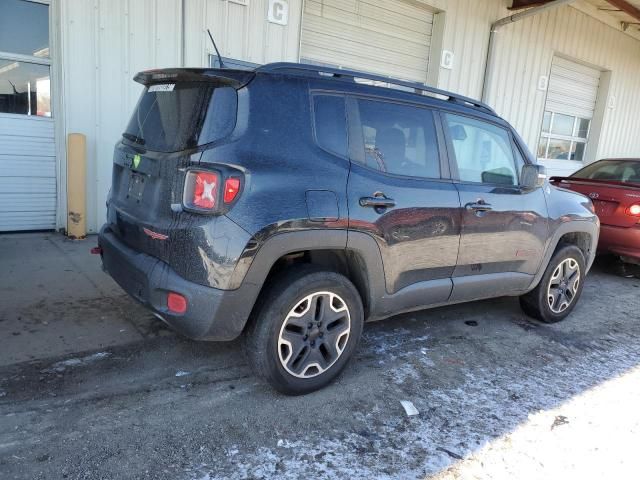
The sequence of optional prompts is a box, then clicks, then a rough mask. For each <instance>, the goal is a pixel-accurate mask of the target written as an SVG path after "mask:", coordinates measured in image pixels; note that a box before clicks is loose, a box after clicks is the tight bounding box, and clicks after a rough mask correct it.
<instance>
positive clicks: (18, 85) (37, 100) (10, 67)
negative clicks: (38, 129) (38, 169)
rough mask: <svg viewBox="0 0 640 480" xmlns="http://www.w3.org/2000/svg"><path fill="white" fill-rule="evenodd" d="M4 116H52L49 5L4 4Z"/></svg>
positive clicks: (0, 86)
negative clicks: (7, 114) (11, 114)
mask: <svg viewBox="0 0 640 480" xmlns="http://www.w3.org/2000/svg"><path fill="white" fill-rule="evenodd" d="M25 19H28V21H26V22H25ZM0 113H13V114H21V115H37V116H41V117H50V116H51V59H50V55H49V6H48V5H45V4H43V3H36V2H29V1H26V0H2V2H1V3H0Z"/></svg>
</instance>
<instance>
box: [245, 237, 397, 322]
mask: <svg viewBox="0 0 640 480" xmlns="http://www.w3.org/2000/svg"><path fill="white" fill-rule="evenodd" d="M307 250H308V251H313V250H343V251H344V252H345V254H346V255H353V256H354V257H355V258H354V260H355V264H356V265H357V266H358V269H357V270H358V271H356V272H350V273H352V274H353V275H351V276H352V279H355V282H354V283H356V287H357V288H358V290H359V291H360V293H361V295H362V296H365V297H366V298H363V299H362V300H363V303H365V305H367V306H368V307H367V308H366V310H367V311H375V310H376V301H377V299H380V298H382V297H383V296H384V293H385V276H384V267H383V264H382V256H381V254H380V249H379V247H378V244H377V243H376V241H375V239H374V238H373V237H372V236H370V235H367V234H366V233H361V232H352V231H347V230H339V229H336V230H327V229H323V230H319V229H318V230H303V231H296V232H283V233H278V234H276V235H273V236H272V237H269V238H268V239H267V240H266V241H264V242H263V243H262V244H261V245H260V246H259V247H257V248H256V247H253V248H252V247H251V246H248V248H247V249H246V250H245V251H246V252H248V253H247V254H246V255H243V258H242V259H241V264H240V265H239V267H240V268H237V269H236V271H235V272H234V274H233V276H232V284H235V285H237V290H236V291H238V290H241V291H242V292H243V294H242V296H243V298H244V301H243V305H242V308H243V310H245V313H246V317H247V319H248V317H249V315H250V313H251V310H252V309H253V306H254V305H255V302H256V300H257V299H258V296H259V295H260V292H261V291H262V288H263V286H264V283H265V281H266V279H267V276H268V275H269V272H270V271H271V269H272V267H273V266H274V264H275V263H276V262H277V261H278V260H279V259H280V258H282V257H283V256H285V255H288V254H290V253H295V252H300V251H307ZM242 263H244V265H245V267H244V268H242ZM351 264H353V263H351ZM244 272H246V273H244ZM243 273H244V275H243Z"/></svg>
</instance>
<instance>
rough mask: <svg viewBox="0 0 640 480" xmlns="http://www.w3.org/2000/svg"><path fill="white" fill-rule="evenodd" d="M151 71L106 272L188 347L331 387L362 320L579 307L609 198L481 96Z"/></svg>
mask: <svg viewBox="0 0 640 480" xmlns="http://www.w3.org/2000/svg"><path fill="white" fill-rule="evenodd" d="M135 80H136V81H137V82H139V83H141V84H143V85H144V86H145V89H144V91H143V93H142V96H141V97H140V101H139V103H138V105H137V107H136V109H135V111H134V113H133V116H132V118H131V121H130V123H129V125H128V126H127V128H126V131H125V133H124V134H123V135H122V139H121V140H120V142H119V143H118V144H117V145H116V148H115V154H114V160H113V163H114V167H113V184H112V188H111V192H110V195H109V199H108V202H107V207H108V214H107V215H108V218H107V223H106V224H105V225H104V227H103V228H102V230H101V232H100V237H99V246H100V247H101V248H100V250H101V252H102V261H103V264H104V268H105V270H106V271H107V272H108V273H109V274H110V275H111V276H112V277H113V278H114V279H115V280H116V281H117V282H118V283H119V284H120V285H121V286H122V288H123V289H124V290H126V291H127V292H128V293H129V294H131V295H132V296H133V297H134V298H136V299H137V300H139V301H140V302H142V303H144V304H145V305H147V306H148V307H149V308H150V309H151V310H152V311H153V312H154V313H155V314H156V315H157V316H158V317H159V318H160V319H162V320H163V321H165V322H166V323H168V324H169V325H171V326H172V327H173V328H175V329H176V330H178V331H179V332H181V333H182V334H184V335H186V336H188V337H191V338H194V339H203V340H231V339H234V338H236V337H238V336H239V335H240V334H244V336H245V339H246V350H247V354H248V357H249V360H250V363H251V365H252V367H253V368H254V369H255V371H256V372H257V373H258V374H259V375H260V376H262V377H263V378H266V379H267V381H269V383H270V384H271V385H272V386H273V387H275V388H276V389H278V390H280V391H282V392H285V393H288V394H300V393H306V392H310V391H313V390H316V389H318V388H320V387H322V386H324V385H326V384H327V383H328V382H329V381H331V380H332V379H333V378H335V377H336V375H338V373H339V372H340V371H341V370H342V369H343V367H344V366H345V364H346V363H347V361H348V360H349V358H350V357H351V356H352V355H353V353H354V351H355V349H356V345H357V343H358V340H359V338H360V334H361V332H362V327H363V323H364V321H370V320H379V319H382V318H385V317H389V316H391V315H395V314H398V313H401V312H408V311H412V310H419V309H424V308H427V307H434V306H440V305H449V304H453V303H458V302H467V301H472V300H478V299H483V298H490V297H498V296H504V295H509V296H519V297H520V303H521V305H522V308H523V309H524V311H525V312H526V313H527V314H529V315H531V316H533V317H535V318H537V319H539V320H542V321H544V322H556V321H559V320H561V319H563V318H564V317H565V316H567V315H568V314H569V312H571V310H572V309H573V308H574V307H575V305H576V302H577V300H578V298H579V296H580V293H581V290H582V285H583V280H584V277H585V275H586V274H587V271H588V270H589V268H590V266H591V264H592V262H593V258H594V255H595V251H596V248H595V247H596V244H597V240H598V232H599V224H598V219H597V217H596V216H595V215H594V212H593V206H592V204H591V202H590V201H589V199H587V198H586V197H584V196H582V195H579V194H576V193H572V192H569V191H567V190H562V189H558V188H555V187H552V186H550V185H549V183H548V182H546V181H545V175H544V169H543V168H542V167H539V166H537V165H536V163H535V159H534V157H533V156H532V155H531V154H530V153H529V151H528V150H527V148H526V147H525V144H524V142H523V141H522V139H521V138H520V137H519V136H518V134H517V133H516V132H515V130H514V129H513V128H512V127H511V126H510V125H509V124H508V123H507V122H506V121H504V120H503V119H501V118H500V117H499V116H498V115H497V114H496V113H495V112H494V111H493V110H492V109H491V108H489V107H488V106H486V105H484V104H482V103H481V102H477V101H475V100H472V99H470V98H465V97H461V96H459V95H456V94H453V93H450V92H445V91H441V90H437V89H434V88H430V87H426V86H424V85H422V84H417V83H411V82H404V81H398V80H393V79H390V78H386V77H379V76H375V75H369V74H366V73H361V72H353V71H345V70H337V69H330V68H324V67H317V66H310V65H300V64H288V63H276V64H269V65H265V66H261V67H259V68H256V69H255V70H253V71H238V70H227V69H167V70H152V71H146V72H142V73H140V74H138V75H137V76H136V77H135Z"/></svg>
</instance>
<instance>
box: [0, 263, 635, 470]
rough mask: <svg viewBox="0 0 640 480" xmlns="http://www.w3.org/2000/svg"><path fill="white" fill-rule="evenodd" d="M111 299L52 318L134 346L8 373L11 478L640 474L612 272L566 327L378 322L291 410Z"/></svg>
mask: <svg viewBox="0 0 640 480" xmlns="http://www.w3.org/2000/svg"><path fill="white" fill-rule="evenodd" d="M623 273H625V274H628V272H623ZM2 294H3V295H6V292H3V293H2ZM108 295H109V297H108V301H107V300H104V301H102V303H100V304H99V305H98V306H96V304H95V302H96V301H97V300H96V299H95V298H85V299H83V298H80V299H74V298H72V296H69V297H66V299H65V300H63V302H64V301H68V302H70V303H69V304H70V305H71V306H73V307H74V308H71V309H69V310H68V311H67V310H65V309H64V308H63V307H64V304H62V305H56V306H55V308H54V306H52V305H47V304H46V302H45V303H44V304H43V305H41V308H40V310H43V311H49V310H51V309H53V310H54V311H55V312H57V313H56V314H55V315H53V316H54V317H56V318H57V316H62V317H65V319H66V320H65V321H69V322H71V321H72V320H73V321H75V322H81V323H82V322H84V323H82V324H83V325H84V324H86V322H92V321H93V322H99V321H100V319H101V318H102V320H101V321H102V322H104V321H105V320H104V317H106V318H110V316H114V317H117V318H118V321H121V322H122V321H124V322H125V325H128V327H126V328H130V329H131V330H132V331H135V332H136V333H135V335H133V336H131V337H130V341H128V342H123V343H122V344H117V345H115V346H109V345H107V346H105V347H100V348H99V347H96V348H93V349H90V350H88V351H82V352H74V353H64V354H60V355H54V356H50V355H49V356H44V357H43V356H42V355H40V354H37V355H34V356H33V358H34V359H32V360H26V361H20V362H18V363H10V364H5V365H3V366H0V478H2V479H14V478H15V479H57V478H68V479H85V478H86V479H98V478H105V479H107V478H108V479H120V478H122V479H129V478H140V479H145V478H148V479H165V478H166V479H198V480H200V479H202V480H206V479H213V478H233V479H235V478H238V479H240V478H257V479H258V478H291V479H298V478H311V477H313V478H318V479H324V478H327V479H328V478H349V479H360V478H362V479H365V478H366V479H371V478H407V479H409V478H411V479H413V478H429V477H432V476H433V477H436V478H447V479H449V478H456V479H457V478H492V479H496V478H505V479H506V478H519V479H520V478H604V476H605V475H606V476H612V475H613V476H612V478H633V477H636V476H637V472H638V469H639V468H640V463H639V462H640V460H638V458H637V452H636V451H635V450H636V447H637V444H638V441H637V440H638V438H640V413H639V412H638V410H637V404H638V400H640V366H639V365H640V279H638V278H637V277H636V278H633V277H632V278H624V277H622V276H620V275H615V274H613V273H611V272H610V271H608V270H607V268H606V265H605V266H604V267H603V266H602V265H600V266H598V267H596V268H595V270H594V271H593V272H592V273H591V274H590V275H589V277H588V279H587V282H586V285H585V289H584V292H583V297H582V299H581V301H580V303H579V305H578V307H577V308H576V310H575V311H574V313H573V314H572V315H571V316H570V317H569V318H568V319H567V320H565V321H564V322H562V323H560V324H556V325H542V324H539V323H537V322H534V321H531V320H529V319H528V318H527V317H525V316H524V315H523V314H522V313H521V311H520V309H519V307H518V302H517V299H513V298H504V299H498V300H492V301H484V302H476V303H473V304H467V305H459V306H454V307H448V308H439V309H435V310H428V311H423V312H418V313H414V314H408V315H402V316H398V317H395V318H392V319H388V320H386V321H383V322H378V323H375V324H369V325H367V326H365V331H364V338H363V340H362V343H361V345H360V348H359V351H358V354H357V356H356V357H355V358H354V359H353V361H352V362H351V364H350V365H349V367H348V368H347V370H346V371H345V372H344V373H343V374H342V376H341V377H340V378H339V380H338V381H337V382H335V383H334V384H332V385H331V386H329V387H328V388H326V389H324V390H322V391H320V392H317V393H314V394H310V395H307V396H303V397H295V398H291V397H285V396H282V395H279V394H277V393H275V392H273V391H272V390H271V389H270V388H269V387H268V386H266V385H264V384H263V383H261V382H260V381H259V380H257V379H256V378H255V377H254V376H253V375H252V373H251V371H250V370H249V368H248V366H247V364H246V361H245V359H244V356H243V353H242V348H241V344H240V343H239V342H233V343H224V344H223V343H218V344H216V343H198V342H192V341H189V340H186V339H183V338H181V337H178V336H176V335H175V334H173V333H172V332H170V331H168V330H167V329H165V328H164V327H163V325H162V324H161V323H160V322H159V321H157V320H155V319H154V318H153V317H152V316H151V315H149V314H148V313H147V312H146V311H144V310H143V309H140V308H139V307H138V306H137V305H135V304H134V303H133V302H132V301H130V300H129V299H128V298H127V297H125V296H123V295H122V294H120V293H119V292H118V291H117V290H113V291H112V290H109V292H108ZM56 301H60V299H57V300H56ZM92 302H94V303H92ZM85 303H89V304H90V307H91V308H84V307H83V305H85ZM85 306H86V305H85ZM29 308H31V310H33V308H32V306H30V307H29ZM40 313H41V312H40ZM29 315H35V313H33V312H32V313H31V314H30V313H29V312H28V311H27V310H26V309H25V310H23V311H21V313H20V316H21V318H22V319H23V320H24V321H25V322H35V323H37V321H36V320H33V318H31V317H29ZM74 315H78V316H79V317H78V318H71V319H69V318H68V317H72V316H74ZM92 315H93V317H92ZM5 316H6V317H11V316H10V315H9V314H7V312H5ZM14 317H15V315H14ZM14 317H11V318H14ZM123 319H124V320H123ZM0 320H2V318H1V317H0ZM12 321H13V320H12ZM51 321H55V318H54V319H51ZM2 323H3V322H0V328H2V327H1V325H2ZM12 325H13V324H12ZM12 328H13V327H12ZM123 328H124V327H123ZM5 332H6V330H3V337H2V338H3V345H5V346H8V345H9V344H10V343H11V342H12V341H13V338H12V337H11V336H5ZM23 335H27V333H23ZM21 341H23V340H21ZM22 348H29V346H28V344H27V343H24V346H23V347H22ZM28 358H31V357H28ZM5 363H6V362H5ZM401 400H408V401H410V402H412V403H413V405H414V406H415V407H416V408H417V410H418V411H419V414H418V415H416V416H408V415H407V414H406V413H405V410H404V409H403V407H402V405H401V404H400V401H401Z"/></svg>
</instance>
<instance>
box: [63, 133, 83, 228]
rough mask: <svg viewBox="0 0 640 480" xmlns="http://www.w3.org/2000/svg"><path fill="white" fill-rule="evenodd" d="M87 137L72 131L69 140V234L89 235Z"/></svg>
mask: <svg viewBox="0 0 640 480" xmlns="http://www.w3.org/2000/svg"><path fill="white" fill-rule="evenodd" d="M86 177H87V138H86V137H85V136H84V135H83V134H81V133H70V134H69V137H68V140H67V236H68V237H70V238H74V239H81V238H84V237H85V236H86V235H87V221H86V218H87V215H86V213H87V202H86V194H87V178H86Z"/></svg>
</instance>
